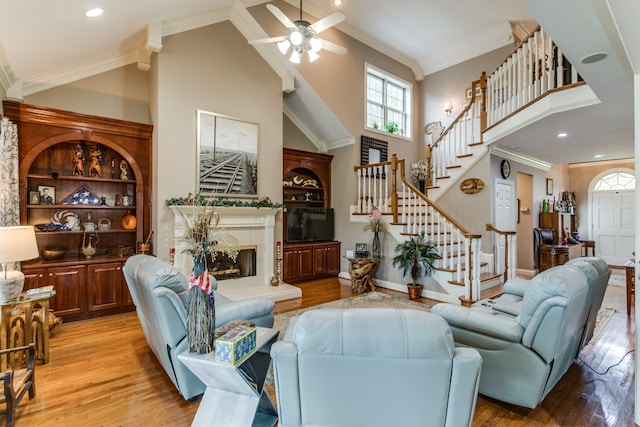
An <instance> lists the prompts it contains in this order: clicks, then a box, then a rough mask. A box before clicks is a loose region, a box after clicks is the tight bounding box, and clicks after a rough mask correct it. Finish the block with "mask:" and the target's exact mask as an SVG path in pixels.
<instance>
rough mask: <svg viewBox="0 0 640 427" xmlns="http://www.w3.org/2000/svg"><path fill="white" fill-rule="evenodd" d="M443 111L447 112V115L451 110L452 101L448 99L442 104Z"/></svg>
mask: <svg viewBox="0 0 640 427" xmlns="http://www.w3.org/2000/svg"><path fill="white" fill-rule="evenodd" d="M444 112H445V113H447V117H449V116H450V115H451V113H452V112H453V102H451V101H449V102H447V103H445V104H444Z"/></svg>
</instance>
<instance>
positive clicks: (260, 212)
mask: <svg viewBox="0 0 640 427" xmlns="http://www.w3.org/2000/svg"><path fill="white" fill-rule="evenodd" d="M171 209H172V210H173V212H174V230H173V233H174V236H180V235H182V234H183V233H184V224H183V223H182V219H181V218H182V215H184V216H185V217H187V218H190V217H191V216H193V214H194V212H195V210H196V209H198V207H194V206H171ZM216 212H217V213H218V214H219V215H220V226H221V227H224V228H225V229H226V231H228V232H229V233H231V234H232V235H233V236H235V238H236V239H238V244H239V247H240V249H244V250H248V253H247V254H244V255H242V257H243V258H242V261H243V262H242V263H243V264H246V263H247V262H246V261H247V260H246V258H244V257H249V258H253V259H251V263H252V264H253V267H251V268H252V269H253V273H252V274H246V275H245V274H241V275H239V276H238V275H235V276H233V275H231V274H229V275H228V277H224V278H222V277H220V278H218V277H216V279H217V280H218V292H220V293H221V294H222V295H224V296H226V297H227V298H229V299H231V300H240V299H246V298H251V297H264V298H270V299H273V300H274V301H281V300H286V299H291V298H299V297H301V296H302V292H301V291H300V288H297V287H295V286H291V285H288V284H286V283H283V284H281V285H279V286H271V278H272V277H273V276H274V274H275V271H276V249H275V248H276V239H275V216H276V213H277V212H278V210H277V209H272V208H251V207H242V208H240V207H216ZM175 249H176V252H175V253H176V255H175V266H176V267H177V268H178V269H179V270H180V271H182V272H183V273H184V274H185V275H187V276H189V275H190V274H191V269H192V267H193V260H192V259H191V257H190V256H189V255H188V254H186V253H183V250H182V249H183V248H180V247H179V246H176V248H175ZM232 268H236V267H232ZM251 268H248V267H246V266H245V267H240V268H239V269H240V270H241V271H242V270H243V269H244V270H247V269H251ZM220 276H224V274H221V275H220Z"/></svg>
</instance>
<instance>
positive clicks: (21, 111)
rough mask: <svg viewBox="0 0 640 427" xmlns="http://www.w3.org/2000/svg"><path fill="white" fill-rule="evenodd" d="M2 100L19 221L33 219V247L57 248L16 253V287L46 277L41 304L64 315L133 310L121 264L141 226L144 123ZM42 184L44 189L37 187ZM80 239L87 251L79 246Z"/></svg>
mask: <svg viewBox="0 0 640 427" xmlns="http://www.w3.org/2000/svg"><path fill="white" fill-rule="evenodd" d="M3 106H4V113H5V115H6V116H7V117H8V118H9V119H10V120H11V121H12V122H13V123H15V124H17V128H18V141H19V177H20V178H19V179H20V180H19V188H20V190H19V191H20V223H21V224H26V225H32V226H37V227H36V239H37V242H38V248H39V249H40V250H41V251H42V250H43V249H51V248H63V249H65V250H66V252H65V253H64V256H63V257H62V258H60V259H48V260H47V259H44V258H43V257H41V258H40V259H38V260H37V261H32V262H23V263H22V271H23V272H24V274H25V286H24V290H28V289H31V288H38V287H43V286H47V285H53V286H54V289H55V291H56V295H55V296H54V297H53V298H52V299H51V301H50V308H51V310H52V311H53V312H54V313H55V314H56V315H58V316H63V317H64V319H65V321H69V320H79V319H84V318H89V317H96V316H101V315H106V314H113V313H118V312H122V311H130V310H133V309H134V308H135V307H134V305H133V301H132V299H131V295H130V294H129V290H128V288H127V284H126V282H125V280H124V276H123V274H122V267H123V265H124V262H125V261H126V259H127V256H128V255H131V254H132V253H135V251H136V248H137V244H138V242H142V241H144V240H145V239H146V238H147V236H149V233H150V231H151V154H152V152H151V138H152V130H153V126H151V125H147V124H140V123H133V122H127V121H123V120H115V119H110V118H104V117H96V116H90V115H85V114H78V113H72V112H68V111H61V110H55V109H51V108H45V107H37V106H32V105H26V104H21V103H16V102H10V101H4V103H3ZM98 152H99V156H98ZM91 158H94V159H95V162H93V163H92V162H91ZM44 188H47V189H49V192H50V193H53V194H51V198H50V199H49V198H47V199H39V198H38V197H37V195H38V193H40V191H41V190H42V189H44ZM96 198H97V199H99V201H98V202H96ZM69 218H71V221H70V220H69ZM88 223H89V225H87V224H88ZM91 223H93V225H91ZM65 224H66V225H68V224H74V226H73V227H68V226H67V227H61V225H65ZM88 239H89V240H90V241H91V242H92V243H93V247H94V248H95V253H94V254H92V255H91V252H90V251H82V247H85V248H86V246H87V240H88ZM96 241H97V242H96ZM88 246H89V247H91V246H92V244H88ZM87 255H89V256H87Z"/></svg>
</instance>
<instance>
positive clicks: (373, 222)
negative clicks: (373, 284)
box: [364, 205, 387, 259]
mask: <svg viewBox="0 0 640 427" xmlns="http://www.w3.org/2000/svg"><path fill="white" fill-rule="evenodd" d="M368 219H369V223H368V224H366V225H365V226H364V231H373V243H372V244H371V256H372V258H375V259H379V258H380V257H382V247H381V245H380V236H379V233H380V232H381V231H382V232H384V231H386V230H387V224H386V223H385V222H384V221H383V220H382V212H380V209H378V207H377V206H376V205H373V209H372V211H371V214H370V215H369V218H368Z"/></svg>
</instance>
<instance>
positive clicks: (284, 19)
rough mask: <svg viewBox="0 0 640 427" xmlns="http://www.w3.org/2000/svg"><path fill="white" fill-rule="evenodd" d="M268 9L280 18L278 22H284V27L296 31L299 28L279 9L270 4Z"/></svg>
mask: <svg viewBox="0 0 640 427" xmlns="http://www.w3.org/2000/svg"><path fill="white" fill-rule="evenodd" d="M267 9H269V10H270V11H271V13H273V14H274V15H275V17H276V18H278V21H280V22H282V25H284V26H285V27H287V28H292V29H294V30H295V29H296V28H298V27H297V26H296V24H294V23H293V21H291V19H289V18H287V15H285V14H284V13H283V12H282V11H281V10H280V9H278V8H277V7H275V6H274V5H272V4H268V5H267Z"/></svg>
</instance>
